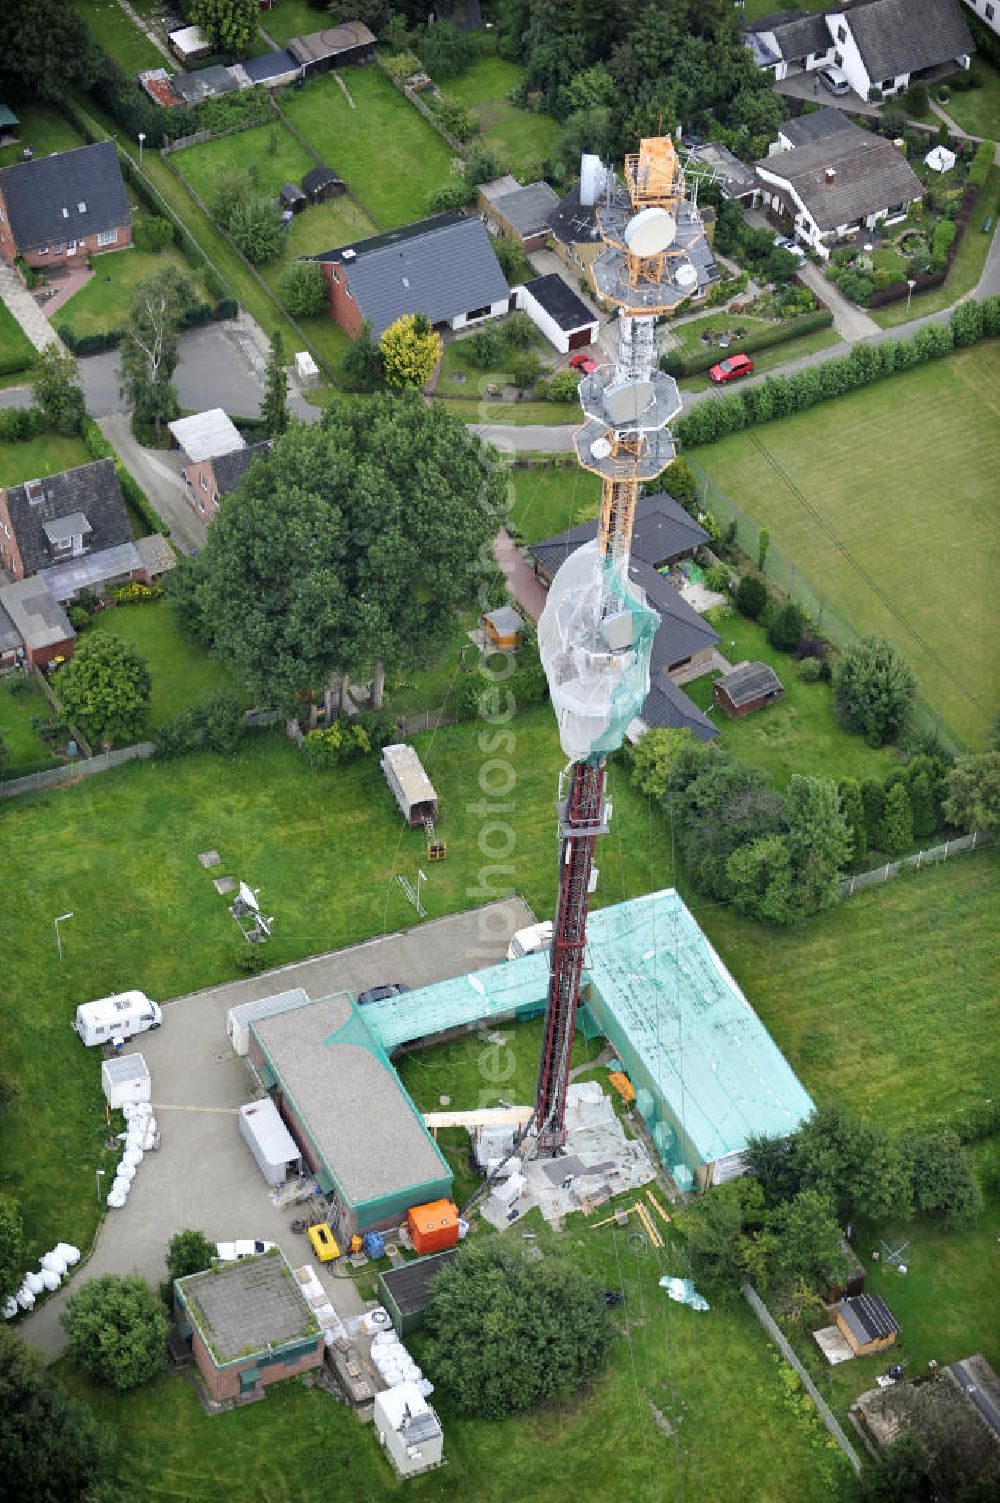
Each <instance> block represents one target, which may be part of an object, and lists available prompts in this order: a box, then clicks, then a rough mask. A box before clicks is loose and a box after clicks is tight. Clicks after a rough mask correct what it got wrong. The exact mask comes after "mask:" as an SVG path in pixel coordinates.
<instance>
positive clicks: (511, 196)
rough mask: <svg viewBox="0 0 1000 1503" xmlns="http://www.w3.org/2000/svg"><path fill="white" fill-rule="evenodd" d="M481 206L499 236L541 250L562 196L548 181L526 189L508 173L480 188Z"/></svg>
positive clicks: (486, 218)
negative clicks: (505, 236)
mask: <svg viewBox="0 0 1000 1503" xmlns="http://www.w3.org/2000/svg"><path fill="white" fill-rule="evenodd" d="M479 203H480V206H481V208H482V210H483V218H484V219H485V221H486V223H487V225H488V226H489V227H490V228H491V229H492V230H494V231H495V232H496V233H497V234H501V235H510V236H511V237H512V238H513V239H514V240H519V241H520V242H521V244H522V245H523V246H524V249H525V250H529V251H530V250H541V248H542V246H544V244H545V242H546V240H547V238H548V235H549V229H550V222H551V219H552V216H553V214H554V213H555V211H556V209H558V207H559V195H558V193H556V191H555V189H554V188H551V187H550V186H549V184H548V183H546V182H544V181H540V182H537V183H526V184H524V185H523V186H522V185H521V184H520V183H519V182H518V181H517V179H516V178H513V177H511V175H510V173H507V175H506V176H505V177H499V178H497V179H496V180H495V181H494V182H492V183H483V184H481V185H480V189H479Z"/></svg>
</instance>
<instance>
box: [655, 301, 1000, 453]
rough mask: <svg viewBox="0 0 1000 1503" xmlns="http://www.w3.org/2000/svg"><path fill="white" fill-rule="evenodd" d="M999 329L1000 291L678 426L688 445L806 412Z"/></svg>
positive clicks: (723, 402) (697, 411) (702, 410)
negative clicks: (940, 320)
mask: <svg viewBox="0 0 1000 1503" xmlns="http://www.w3.org/2000/svg"><path fill="white" fill-rule="evenodd" d="M997 334H1000V294H994V296H992V297H988V298H984V299H983V300H982V302H975V301H972V300H970V301H969V302H967V303H960V304H959V305H958V307H957V308H955V309H954V311H953V312H952V315H951V319H950V321H949V322H948V323H941V324H925V325H924V327H923V328H922V329H918V330H917V332H916V334H915V335H914V336H913V338H912V339H886V340H883V342H882V343H881V344H877V345H870V344H857V345H855V346H854V349H853V350H852V351H851V353H850V354H849V355H842V356H839V357H836V358H834V359H832V360H824V361H822V362H821V363H820V364H818V365H813V366H808V367H807V368H806V369H805V370H801V371H796V373H795V374H794V375H793V376H768V377H767V379H766V380H765V381H763V382H761V383H760V384H758V385H756V386H750V387H747V389H746V390H745V391H741V392H731V393H730V394H729V395H727V396H724V397H722V398H721V399H718V400H714V401H703V402H699V403H698V405H697V406H696V407H693V408H692V409H691V411H690V412H689V413H688V414H687V416H686V417H683V418H681V420H680V422H679V423H678V424H677V425H676V427H675V429H674V434H675V436H676V438H677V439H678V441H679V443H680V444H681V445H682V446H683V447H686V448H694V447H695V446H696V445H698V444H711V443H714V442H715V441H716V439H720V438H725V437H726V435H727V434H730V433H739V432H740V431H741V430H742V429H743V428H748V427H750V426H752V425H753V424H755V423H767V422H770V421H771V420H772V418H780V417H786V416H787V415H788V414H789V413H792V412H805V411H806V410H807V409H808V408H810V407H815V406H817V404H818V403H820V402H825V401H827V400H829V399H830V398H831V397H841V396H844V395H845V394H846V393H847V392H849V391H856V390H857V389H858V388H859V387H862V386H870V385H871V384H872V382H874V381H881V380H882V378H883V377H884V376H891V375H893V374H895V372H897V371H904V370H909V369H911V367H913V366H915V365H923V364H925V363H926V362H927V361H928V360H937V359H939V358H940V357H941V356H942V355H947V354H948V353H949V352H950V351H951V350H952V349H954V348H955V347H956V346H958V347H961V346H965V345H970V344H975V343H976V341H977V340H979V339H983V338H987V337H991V336H995V335H997Z"/></svg>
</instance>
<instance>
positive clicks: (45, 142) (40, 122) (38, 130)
mask: <svg viewBox="0 0 1000 1503" xmlns="http://www.w3.org/2000/svg"><path fill="white" fill-rule="evenodd" d="M6 102H7V103H8V104H9V105H10V107H11V109H12V110H13V111H14V113H15V114H16V115H17V117H18V119H19V120H20V122H21V127H20V131H21V138H20V140H19V141H15V142H13V143H12V144H11V145H10V146H0V167H10V166H12V164H13V163H15V162H19V161H20V160H21V153H22V151H23V150H24V148H25V147H26V146H31V147H34V151H35V155H36V157H47V156H48V155H49V154H50V153H51V152H53V151H72V150H73V148H74V147H76V146H86V144H87V143H86V141H85V140H84V139H83V137H82V136H81V135H80V133H79V131H78V130H77V129H76V127H75V126H74V125H71V124H70V122H69V121H68V120H67V119H66V117H65V116H64V115H60V114H59V113H58V111H57V110H55V109H53V108H52V106H50V105H45V104H39V103H37V102H35V101H34V100H27V99H24V100H22V99H18V98H17V97H16V96H15V97H11V96H8V98H7V101H6Z"/></svg>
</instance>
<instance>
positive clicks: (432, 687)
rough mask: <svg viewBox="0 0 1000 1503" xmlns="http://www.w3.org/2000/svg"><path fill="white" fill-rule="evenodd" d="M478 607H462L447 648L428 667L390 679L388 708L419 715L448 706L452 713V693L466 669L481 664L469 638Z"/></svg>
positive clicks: (397, 711)
mask: <svg viewBox="0 0 1000 1503" xmlns="http://www.w3.org/2000/svg"><path fill="white" fill-rule="evenodd" d="M478 620H479V617H478V615H477V613H476V612H475V611H462V612H460V613H459V614H458V615H457V616H456V617H455V630H454V634H453V636H452V640H451V642H450V643H449V644H448V647H447V648H446V650H445V651H444V652H443V653H442V654H441V656H440V657H439V658H437V659H436V660H435V661H434V662H433V663H428V664H427V665H426V667H422V668H412V669H410V670H409V671H408V672H407V673H406V674H404V675H403V676H401V677H400V678H398V679H396V680H392V679H390V680H389V681H388V682H387V683H386V694H385V702H386V708H387V709H389V710H391V711H392V713H393V714H394V715H419V714H420V713H421V712H422V711H424V710H439V709H441V708H443V709H444V711H445V714H447V713H448V696H449V693H450V692H451V690H452V688H453V687H454V685H455V684H456V683H457V682H458V680H459V677H460V675H461V674H462V672H463V669H464V668H465V667H466V666H468V667H469V669H470V671H471V667H478V664H479V655H478V652H477V650H476V648H475V647H474V645H473V644H472V643H471V642H470V641H469V635H468V634H469V632H470V631H471V630H472V628H473V627H474V626H475V625H476V624H477V622H478Z"/></svg>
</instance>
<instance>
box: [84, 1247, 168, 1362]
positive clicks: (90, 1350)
mask: <svg viewBox="0 0 1000 1503" xmlns="http://www.w3.org/2000/svg"><path fill="white" fill-rule="evenodd" d="M62 1323H63V1325H64V1326H65V1328H66V1332H67V1334H68V1336H69V1354H70V1356H71V1357H72V1358H73V1361H74V1362H76V1363H77V1364H78V1365H79V1366H80V1367H82V1368H85V1369H86V1370H87V1372H89V1373H92V1374H93V1376H94V1377H95V1378H97V1379H99V1381H100V1382H102V1383H107V1384H108V1385H109V1386H110V1387H112V1388H119V1389H126V1388H136V1387H138V1385H139V1384H140V1383H145V1382H147V1381H148V1380H149V1379H150V1378H152V1377H153V1375H154V1374H155V1373H156V1372H157V1371H158V1369H159V1368H160V1366H161V1365H162V1363H163V1359H164V1355H165V1352H166V1344H167V1314H166V1311H165V1310H164V1308H163V1305H162V1303H161V1302H160V1300H159V1298H158V1297H157V1295H156V1294H155V1292H154V1291H153V1290H152V1289H151V1288H150V1286H149V1284H147V1282H146V1280H145V1279H144V1278H140V1276H139V1275H138V1274H117V1273H105V1274H102V1275H101V1277H100V1278H96V1279H88V1280H87V1282H86V1283H85V1284H83V1285H82V1286H81V1288H80V1289H79V1291H78V1292H77V1293H76V1294H74V1295H73V1297H72V1298H71V1299H70V1300H69V1302H68V1304H67V1306H66V1309H65V1311H64V1312H63V1315H62Z"/></svg>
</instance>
